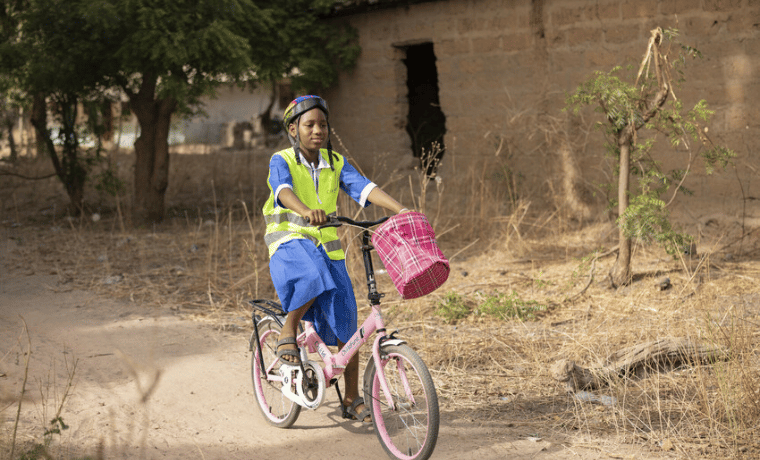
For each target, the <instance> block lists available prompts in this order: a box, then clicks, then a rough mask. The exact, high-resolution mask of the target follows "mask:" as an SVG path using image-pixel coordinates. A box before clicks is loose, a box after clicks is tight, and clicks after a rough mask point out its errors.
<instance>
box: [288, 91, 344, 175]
mask: <svg viewBox="0 0 760 460" xmlns="http://www.w3.org/2000/svg"><path fill="white" fill-rule="evenodd" d="M314 108H318V109H320V110H322V112H324V113H325V118H326V119H327V120H328V122H327V157H328V158H329V159H330V169H332V170H335V167H334V166H333V149H332V142H331V141H330V122H329V115H330V111H329V110H328V108H327V102H326V101H325V100H324V99H322V98H321V97H319V96H314V95H308V96H301V97H297V98H295V99H294V100H293V101H292V102H291V103H290V104H288V107H287V108H286V109H285V113H284V114H283V116H282V124H283V125H284V126H285V132H286V133H287V135H288V140H289V141H290V143H291V145H292V146H293V151H294V152H295V154H296V162H297V163H298V164H299V165H300V164H301V157H300V155H299V150H300V145H301V141H300V137H299V133H298V131H297V130H296V135H295V137H294V136H291V135H290V131H289V130H288V126H290V124H291V123H293V122H295V121H298V117H300V116H301V115H303V114H304V113H306V112H308V111H309V110H311V109H314Z"/></svg>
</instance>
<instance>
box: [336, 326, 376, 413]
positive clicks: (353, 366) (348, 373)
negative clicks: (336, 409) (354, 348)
mask: <svg viewBox="0 0 760 460" xmlns="http://www.w3.org/2000/svg"><path fill="white" fill-rule="evenodd" d="M344 345H345V344H344V343H342V342H340V341H338V346H339V348H343V346H344ZM343 376H344V377H345V379H346V397H345V398H343V405H345V406H346V407H350V406H351V404H352V403H353V402H354V401H355V400H356V399H357V398H358V397H359V353H356V354H355V355H354V356H353V357H352V358H351V360H350V361H349V362H348V364H346V370H345V371H344V372H343ZM365 407H366V406H365V405H364V404H359V405H358V406H356V408H355V409H354V410H355V411H356V413H357V414H361V413H362V411H363V410H364V409H365ZM371 420H372V419H371V418H370V417H369V416H367V417H365V419H364V420H362V421H363V422H367V423H369V422H370V421H371Z"/></svg>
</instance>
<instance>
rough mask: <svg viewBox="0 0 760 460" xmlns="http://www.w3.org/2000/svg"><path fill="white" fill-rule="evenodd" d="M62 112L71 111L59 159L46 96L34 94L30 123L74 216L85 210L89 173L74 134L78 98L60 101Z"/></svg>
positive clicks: (66, 121)
mask: <svg viewBox="0 0 760 460" xmlns="http://www.w3.org/2000/svg"><path fill="white" fill-rule="evenodd" d="M58 105H59V106H60V107H61V109H60V110H63V111H65V110H66V109H67V108H68V109H69V110H71V112H70V113H67V114H65V115H64V116H63V120H64V123H63V126H62V127H61V128H62V130H63V132H64V133H65V135H64V146H63V150H64V151H63V153H62V155H61V156H60V157H59V156H58V151H57V150H56V148H55V144H53V139H51V138H50V131H49V130H48V127H47V103H46V100H45V96H44V95H42V94H35V96H34V100H33V103H32V115H31V122H32V126H34V133H35V137H36V138H37V142H38V143H39V144H42V145H44V147H45V150H46V151H47V153H48V155H49V156H50V161H51V162H52V163H53V169H55V174H56V176H58V179H59V180H60V181H61V183H62V184H63V187H64V189H65V190H66V194H67V195H68V197H69V202H70V203H69V207H70V211H71V213H72V214H74V215H78V214H79V213H80V212H81V211H82V206H83V203H84V185H85V182H86V181H87V170H86V169H85V168H84V167H83V166H82V163H81V161H80V160H79V158H78V153H79V142H78V140H77V138H76V134H75V124H73V123H75V122H76V115H77V113H76V106H77V99H76V98H73V100H71V101H69V102H68V103H67V102H66V101H65V100H61V101H58Z"/></svg>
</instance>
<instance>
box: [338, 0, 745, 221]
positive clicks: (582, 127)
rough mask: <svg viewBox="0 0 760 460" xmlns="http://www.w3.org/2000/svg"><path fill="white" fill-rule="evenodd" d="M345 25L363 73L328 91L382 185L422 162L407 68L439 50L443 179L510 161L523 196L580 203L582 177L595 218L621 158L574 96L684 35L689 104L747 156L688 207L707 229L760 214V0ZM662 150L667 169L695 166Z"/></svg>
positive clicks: (443, 4)
mask: <svg viewBox="0 0 760 460" xmlns="http://www.w3.org/2000/svg"><path fill="white" fill-rule="evenodd" d="M333 20H334V21H336V22H339V21H348V22H349V23H350V24H351V25H353V26H354V27H355V28H356V29H357V30H358V31H359V40H360V44H361V46H362V56H361V58H360V61H359V64H358V66H357V67H356V69H355V70H353V71H352V72H350V73H346V74H343V75H342V76H341V77H340V81H339V83H338V85H336V87H334V88H332V89H331V90H330V91H329V92H328V93H327V94H326V96H327V97H328V100H329V103H330V104H331V108H332V112H333V113H332V119H331V122H332V124H333V127H334V128H335V129H336V131H337V133H338V134H339V136H340V138H341V141H342V144H340V145H339V146H338V149H339V150H348V151H349V153H350V154H351V155H353V156H354V157H355V158H357V161H358V162H359V163H360V164H361V165H363V166H364V167H365V168H366V169H367V170H369V171H372V173H373V174H375V175H380V174H383V173H384V172H387V170H389V168H402V169H403V168H409V167H411V166H413V165H414V164H415V161H414V158H413V157H412V153H411V141H410V138H409V135H408V134H407V133H406V131H405V128H404V127H405V125H406V119H407V113H408V110H409V102H408V101H409V95H408V94H407V93H408V91H407V87H406V79H407V74H406V65H405V64H404V62H403V60H404V58H405V55H406V54H405V53H406V52H405V47H407V46H411V45H415V44H419V43H427V42H429V43H432V44H433V49H434V53H435V56H436V59H437V60H436V70H437V74H438V88H439V96H440V105H441V110H442V111H443V113H444V115H445V117H446V135H445V144H446V153H445V156H444V160H443V164H442V167H441V176H442V177H443V178H444V181H445V180H446V178H447V177H452V176H453V175H455V174H458V173H460V172H461V170H462V168H463V167H465V166H467V167H469V166H471V165H473V164H477V163H478V162H479V161H488V159H489V158H494V157H495V156H496V154H497V153H498V155H499V157H500V161H502V162H507V163H508V166H509V168H510V169H511V170H512V171H513V172H514V174H515V175H516V177H518V178H519V186H520V196H521V197H523V198H525V199H528V200H530V201H532V202H534V203H536V204H538V205H542V206H556V205H557V204H558V203H559V201H561V200H559V201H558V199H557V196H558V195H563V194H564V193H570V190H569V188H568V187H572V185H568V183H569V182H568V177H569V176H572V177H571V180H570V182H575V183H576V185H577V186H579V187H580V188H581V189H583V190H582V193H580V195H579V197H580V199H581V200H582V201H585V202H586V204H588V205H589V206H591V208H589V209H598V207H599V205H600V204H601V202H602V201H603V199H601V197H600V194H599V193H598V192H599V189H598V188H596V185H595V184H597V183H599V182H602V181H607V180H609V176H610V174H611V171H612V169H611V165H610V162H611V161H612V160H611V159H609V157H606V156H605V149H604V145H603V144H604V139H603V136H602V133H601V132H599V131H595V130H593V129H592V130H590V131H589V129H590V126H591V125H592V124H593V122H594V121H598V115H594V113H593V111H591V110H589V111H587V112H583V113H582V117H575V118H573V117H570V116H568V114H567V113H565V112H563V111H562V107H563V106H564V101H565V95H566V93H568V92H572V91H573V90H574V89H575V88H576V87H577V86H578V85H579V84H580V83H581V82H582V81H583V80H584V79H586V78H588V77H589V76H590V75H591V74H592V72H594V71H596V70H601V71H609V70H611V69H612V67H613V66H617V65H622V66H626V65H633V66H638V63H639V62H640V61H641V58H642V57H643V55H644V52H645V51H646V45H647V41H648V39H649V37H650V31H651V30H652V29H654V28H655V27H662V28H663V29H666V28H676V29H678V30H679V31H680V37H679V38H680V41H681V42H683V43H685V44H688V45H690V46H692V47H695V48H697V49H698V50H700V51H701V52H702V53H703V55H704V58H703V59H701V60H695V61H689V62H688V65H687V67H686V73H685V77H686V82H685V84H684V85H683V86H682V87H681V88H677V89H676V91H677V93H676V94H677V95H678V97H679V99H680V100H682V101H683V102H684V104H685V105H686V106H689V104H691V105H693V104H694V103H695V102H697V101H698V100H700V99H706V100H707V102H708V104H709V105H710V107H711V108H712V109H714V110H715V111H716V114H715V116H714V118H713V120H712V121H711V123H710V125H709V134H710V136H711V137H712V139H713V140H715V141H716V142H721V143H724V144H725V145H727V146H728V147H730V148H732V149H733V150H734V151H735V152H736V153H737V154H738V155H739V156H738V158H737V159H736V165H737V167H736V171H734V170H733V169H731V170H729V171H728V172H727V173H724V174H721V175H719V176H709V177H708V176H706V175H705V174H704V171H703V170H702V168H700V167H696V168H695V169H694V172H695V175H694V177H692V179H691V182H690V185H691V188H692V189H693V190H694V192H695V196H694V197H692V198H689V199H688V200H680V199H679V201H678V203H677V206H676V208H675V209H676V210H677V211H679V212H682V213H685V215H686V216H687V217H691V218H694V219H705V218H706V217H705V216H707V215H709V214H710V213H713V212H721V213H723V214H726V215H731V216H738V215H739V214H742V215H745V216H746V215H750V216H754V217H757V218H760V207H759V206H758V205H757V204H756V203H760V201H757V200H754V199H753V198H754V197H760V183H758V179H757V177H758V174H757V172H758V170H760V2H758V1H756V0H669V1H658V0H593V1H580V0H578V1H575V0H451V1H433V2H427V3H421V4H414V5H409V6H404V7H396V8H390V9H383V10H378V11H369V12H364V13H357V14H353V15H349V16H346V17H338V18H335V19H333ZM660 145H661V147H660V148H662V149H666V148H667V145H668V143H667V141H666V140H662V141H661V142H660ZM660 153H665V158H666V166H673V165H678V164H681V163H683V158H685V157H684V156H683V155H684V154H683V153H682V152H681V153H678V152H673V151H667V150H665V151H662V152H660ZM381 157H382V158H385V160H383V162H382V164H380V162H379V161H378V158H381ZM576 191H577V190H576ZM594 206H596V208H594ZM577 211H578V212H579V213H587V212H588V209H586V210H584V209H583V208H582V207H581V208H578V209H577Z"/></svg>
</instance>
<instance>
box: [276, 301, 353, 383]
mask: <svg viewBox="0 0 760 460" xmlns="http://www.w3.org/2000/svg"><path fill="white" fill-rule="evenodd" d="M313 303H314V299H311V300H309V301H308V302H306V304H305V305H304V306H302V307H300V308H297V309H295V310H291V311H289V312H288V314H287V315H286V316H285V323H284V324H283V325H282V330H281V331H280V340H282V339H285V338H288V337H295V336H296V335H297V331H298V324H299V323H300V322H301V319H302V318H303V315H305V314H306V311H307V310H308V309H309V308H310V307H311V304H313ZM281 347H283V349H286V350H288V349H289V350H297V349H298V347H296V346H295V345H294V344H286V345H281ZM278 349H279V347H278ZM282 359H284V360H286V361H289V362H291V363H293V364H298V361H299V360H298V359H297V358H296V357H295V356H290V355H285V356H283V358H282ZM358 363H359V362H358V361H357V364H358ZM356 371H357V375H358V372H359V368H358V367H357V369H356Z"/></svg>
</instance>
